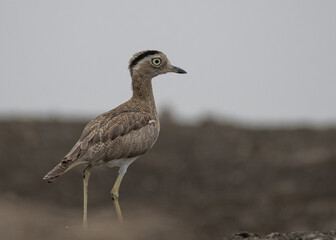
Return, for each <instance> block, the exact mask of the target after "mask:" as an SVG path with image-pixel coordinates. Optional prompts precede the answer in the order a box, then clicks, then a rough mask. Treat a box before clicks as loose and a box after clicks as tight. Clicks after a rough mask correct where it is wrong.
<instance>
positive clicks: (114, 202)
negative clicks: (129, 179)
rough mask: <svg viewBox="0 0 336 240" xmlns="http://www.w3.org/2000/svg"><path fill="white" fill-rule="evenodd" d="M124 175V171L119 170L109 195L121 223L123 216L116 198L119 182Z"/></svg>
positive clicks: (117, 196)
mask: <svg viewBox="0 0 336 240" xmlns="http://www.w3.org/2000/svg"><path fill="white" fill-rule="evenodd" d="M124 175H125V173H123V172H119V175H118V177H117V180H116V181H115V183H114V185H113V188H112V190H111V197H112V200H113V204H114V207H115V209H116V212H117V216H118V220H119V222H120V223H121V224H122V223H123V217H122V214H121V209H120V205H119V201H118V198H119V187H120V184H121V181H122V179H123V177H124Z"/></svg>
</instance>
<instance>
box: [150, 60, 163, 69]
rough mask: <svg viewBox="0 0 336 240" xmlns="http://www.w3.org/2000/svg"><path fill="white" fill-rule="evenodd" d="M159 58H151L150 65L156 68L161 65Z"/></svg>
mask: <svg viewBox="0 0 336 240" xmlns="http://www.w3.org/2000/svg"><path fill="white" fill-rule="evenodd" d="M161 62H162V61H161V58H153V59H152V64H153V66H155V67H158V66H160V65H161Z"/></svg>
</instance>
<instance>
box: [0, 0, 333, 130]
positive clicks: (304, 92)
mask: <svg viewBox="0 0 336 240" xmlns="http://www.w3.org/2000/svg"><path fill="white" fill-rule="evenodd" d="M0 33H1V37H0V117H6V116H7V117H8V116H13V115H23V116H24V115H27V114H28V115H30V116H35V117H48V116H63V117H64V116H67V117H76V116H77V117H78V116H84V117H87V118H90V117H94V116H95V115H97V114H99V113H102V112H105V111H107V110H110V109H112V108H114V107H116V106H117V105H119V104H120V103H122V102H124V101H126V100H128V99H129V98H130V97H131V83H130V76H129V72H128V69H127V65H128V60H129V58H130V57H131V56H132V55H133V54H134V53H135V52H137V51H141V50H146V49H157V50H160V51H162V52H164V53H166V54H167V55H168V57H169V59H170V61H171V63H172V64H173V65H176V66H178V67H181V68H183V69H185V70H186V71H187V72H188V74H187V75H178V74H173V73H170V74H167V75H163V76H159V77H157V78H155V79H154V80H153V85H154V95H155V99H156V102H157V106H158V108H159V111H160V109H161V110H162V109H163V108H164V107H169V108H171V109H172V111H173V112H174V113H175V114H176V116H177V117H178V118H180V119H182V120H184V121H185V120H187V121H195V120H197V119H199V118H201V117H204V116H206V115H209V114H210V115H213V116H216V117H219V118H222V119H226V118H229V119H236V120H240V121H244V122H248V123H263V122H268V123H279V122H280V123H281V122H285V123H293V122H301V121H304V122H310V123H314V124H323V123H334V122H336V106H335V105H336V104H335V103H336V1H333V0H331V1H324V0H319V1H317V0H315V1H309V0H301V1H296V0H287V1H286V0H279V1H270V0H264V1H256V0H254V1H248V0H246V1H236V0H235V1H233V0H232V1H223V0H221V1H195V0H194V1H181V0H170V1H154V0H153V1H82V0H79V1H74V0H72V1H60V0H58V1H45V0H40V1H36V0H30V1H14V0H12V1H9V0H8V1H5V0H1V1H0Z"/></svg>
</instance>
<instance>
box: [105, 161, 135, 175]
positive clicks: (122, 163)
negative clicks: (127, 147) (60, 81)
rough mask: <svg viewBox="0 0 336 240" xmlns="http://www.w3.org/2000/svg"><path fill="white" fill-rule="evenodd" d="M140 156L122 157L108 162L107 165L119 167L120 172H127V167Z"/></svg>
mask: <svg viewBox="0 0 336 240" xmlns="http://www.w3.org/2000/svg"><path fill="white" fill-rule="evenodd" d="M137 158H138V157H134V158H120V159H115V160H112V161H109V162H107V163H106V164H105V165H106V166H108V167H111V168H112V167H119V173H126V171H127V168H128V166H129V165H131V163H132V162H134V161H135V160H136V159H137Z"/></svg>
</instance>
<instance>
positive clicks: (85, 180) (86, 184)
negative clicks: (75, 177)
mask: <svg viewBox="0 0 336 240" xmlns="http://www.w3.org/2000/svg"><path fill="white" fill-rule="evenodd" d="M90 168H91V166H88V167H87V168H85V169H84V177H83V188H84V191H83V192H84V206H83V228H84V229H85V230H87V229H88V223H87V202H88V195H89V192H88V190H89V178H90Z"/></svg>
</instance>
